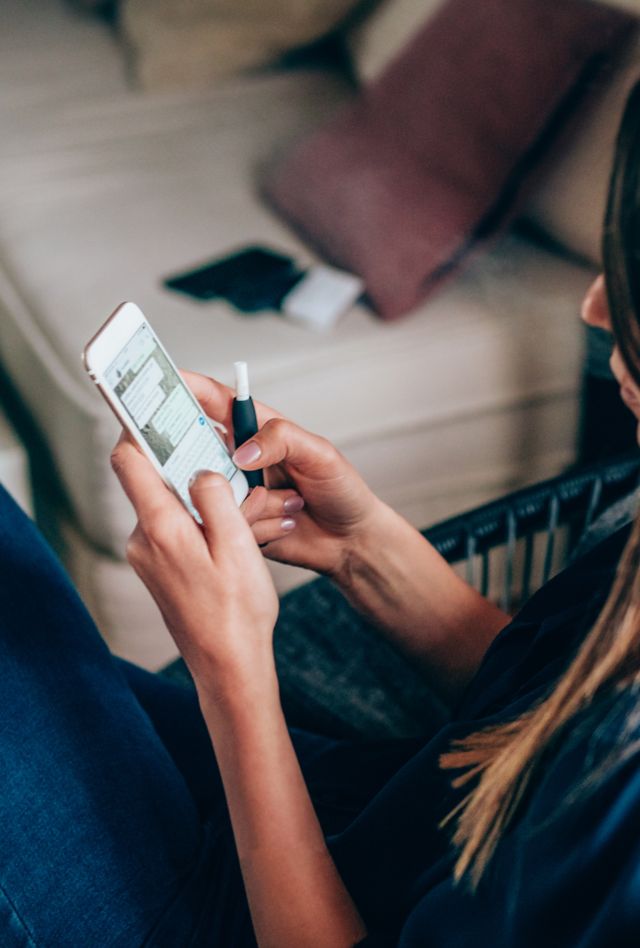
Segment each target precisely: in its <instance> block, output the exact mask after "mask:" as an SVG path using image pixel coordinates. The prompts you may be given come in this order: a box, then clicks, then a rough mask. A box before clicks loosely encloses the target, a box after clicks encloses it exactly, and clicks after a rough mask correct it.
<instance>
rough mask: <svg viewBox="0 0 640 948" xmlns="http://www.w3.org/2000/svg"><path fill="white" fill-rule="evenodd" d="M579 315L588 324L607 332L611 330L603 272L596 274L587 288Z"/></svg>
mask: <svg viewBox="0 0 640 948" xmlns="http://www.w3.org/2000/svg"><path fill="white" fill-rule="evenodd" d="M581 316H582V318H583V320H584V321H585V323H586V324H587V325H588V326H595V327H596V328H597V329H606V330H607V332H611V316H610V315H609V303H608V301H607V291H606V288H605V285H604V274H602V273H601V274H600V275H599V276H597V277H596V278H595V280H594V281H593V283H592V284H591V286H590V287H589V289H588V290H587V292H586V294H585V297H584V300H583V301H582V309H581Z"/></svg>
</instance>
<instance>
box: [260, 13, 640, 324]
mask: <svg viewBox="0 0 640 948" xmlns="http://www.w3.org/2000/svg"><path fill="white" fill-rule="evenodd" d="M634 22H635V21H634V19H633V18H632V17H631V16H629V15H628V14H625V13H624V12H622V11H619V10H615V9H613V8H609V7H605V6H603V5H601V4H599V3H594V2H590V0H449V2H448V3H447V4H445V6H444V7H443V8H441V10H440V11H439V12H438V13H437V14H436V15H435V16H434V17H433V18H431V19H429V21H428V22H427V24H426V25H425V26H424V27H423V29H422V30H421V31H420V32H419V33H418V34H417V35H416V37H415V38H414V40H412V41H411V42H410V43H409V45H408V46H407V47H405V48H404V50H403V51H402V53H401V54H400V56H398V57H397V58H396V59H395V60H394V61H393V62H392V63H391V65H390V66H389V67H388V68H387V69H386V70H385V72H384V73H383V74H382V76H380V77H379V78H378V79H377V80H376V81H375V82H374V83H372V84H371V85H370V86H368V87H365V88H364V89H363V90H362V91H361V93H360V94H359V95H358V97H357V99H356V100H355V101H354V102H353V103H352V104H350V105H348V106H347V107H346V108H345V109H343V110H342V111H341V112H340V113H339V114H338V116H337V117H336V118H335V119H333V120H332V121H331V123H330V124H329V125H327V126H326V127H324V128H322V129H321V130H319V131H317V132H315V133H313V134H312V135H311V137H310V138H308V139H306V140H305V141H303V142H302V143H301V144H299V145H298V146H297V147H296V148H294V150H293V151H292V152H291V153H290V155H289V156H287V157H286V158H285V160H284V161H283V162H281V163H280V164H279V165H278V166H277V167H276V168H275V170H273V171H272V172H271V173H270V174H269V176H268V179H267V181H266V184H265V186H264V193H265V195H266V197H267V199H268V200H269V201H270V202H271V203H272V204H273V205H274V206H275V207H276V208H277V209H278V211H279V212H280V213H281V214H282V215H283V216H284V217H285V218H286V219H287V220H288V221H289V222H290V223H291V224H292V225H293V226H294V227H295V228H296V229H297V230H298V231H299V232H300V233H301V234H302V235H303V236H304V237H305V238H306V239H307V240H308V241H309V242H310V243H311V244H312V245H314V246H315V247H316V248H317V250H318V251H319V252H320V254H321V255H322V256H324V258H325V259H327V260H329V261H330V262H332V263H334V264H336V265H337V266H340V267H344V268H345V269H347V270H350V271H352V272H353V273H356V274H358V275H359V276H360V277H362V278H363V280H364V281H365V284H366V288H367V294H368V296H369V298H370V300H371V302H372V304H373V306H374V307H375V309H377V311H378V312H379V314H380V315H381V316H383V317H384V318H385V319H395V318H397V317H398V316H401V315H402V314H404V313H406V312H408V311H409V310H411V309H413V308H414V307H415V306H416V305H417V304H418V303H419V302H420V301H421V300H423V299H424V298H426V297H427V296H428V294H429V293H430V292H432V291H433V290H434V289H435V288H436V287H437V286H438V285H439V284H440V283H441V282H442V281H443V279H444V278H445V277H447V276H448V275H450V274H451V273H453V272H454V271H455V270H456V269H457V268H458V267H459V266H460V265H461V263H462V262H463V261H464V259H465V257H466V256H467V255H468V253H469V251H470V249H471V248H472V247H475V246H477V245H478V244H479V242H480V241H484V240H487V239H488V238H490V237H492V236H495V235H496V234H497V233H498V232H499V231H500V229H501V228H504V226H505V225H506V224H507V223H508V221H509V220H510V219H511V217H512V215H513V212H514V208H515V206H516V200H517V198H518V196H519V194H520V192H521V190H522V188H523V185H524V183H525V181H526V179H527V177H528V176H530V175H531V172H532V170H533V169H534V167H535V166H536V164H537V162H538V161H539V159H540V158H541V156H542V154H543V152H544V150H545V148H546V147H547V146H548V145H550V144H551V140H552V138H553V136H554V134H555V133H556V132H557V131H558V130H559V128H560V127H561V125H562V122H563V121H564V120H565V119H566V117H567V115H568V113H569V112H570V110H571V109H573V108H575V106H576V105H577V104H578V102H579V101H580V100H581V98H582V97H583V96H584V94H585V92H586V91H587V90H588V88H589V84H590V82H591V81H592V80H593V77H594V75H595V73H596V71H597V70H598V69H599V68H600V67H601V66H602V63H603V62H604V61H606V60H607V58H608V57H610V56H611V54H612V53H613V52H614V50H616V49H617V48H618V47H619V46H620V45H621V43H622V41H623V40H624V39H625V38H626V37H628V36H629V34H630V33H631V30H630V26H631V24H633V23H634Z"/></svg>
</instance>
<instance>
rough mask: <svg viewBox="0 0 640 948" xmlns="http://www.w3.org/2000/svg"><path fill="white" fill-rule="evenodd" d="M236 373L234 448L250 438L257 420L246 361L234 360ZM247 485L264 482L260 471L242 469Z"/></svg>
mask: <svg viewBox="0 0 640 948" xmlns="http://www.w3.org/2000/svg"><path fill="white" fill-rule="evenodd" d="M233 368H234V370H235V373H236V397H235V398H234V400H233V407H232V414H231V417H232V419H233V435H234V439H235V443H236V448H239V447H240V445H241V444H244V442H245V441H248V440H249V438H252V437H253V435H254V434H257V431H258V420H257V418H256V410H255V408H254V405H253V399H252V398H251V395H250V394H249V372H248V369H247V363H246V362H234V363H233ZM243 473H244V476H245V477H246V479H247V483H248V484H249V487H259V486H261V485H262V484H264V478H263V476H262V471H244V472H243Z"/></svg>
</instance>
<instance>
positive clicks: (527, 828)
mask: <svg viewBox="0 0 640 948" xmlns="http://www.w3.org/2000/svg"><path fill="white" fill-rule="evenodd" d="M628 534H629V530H628V528H625V529H624V530H621V531H619V532H618V533H616V534H614V536H613V537H611V538H610V539H609V540H607V541H605V542H604V543H601V544H600V545H599V546H597V547H596V548H595V549H594V550H593V551H592V552H591V553H589V554H588V555H587V556H585V557H583V558H582V559H580V560H579V561H578V562H577V563H575V564H574V565H572V566H571V567H569V568H568V569H566V570H565V571H564V572H563V573H561V574H560V575H559V576H558V577H557V578H556V579H554V580H552V581H551V582H550V583H548V584H547V585H546V586H545V587H543V589H542V590H541V591H540V592H539V593H538V594H536V595H535V596H534V597H533V598H532V599H531V600H530V601H529V603H528V604H527V605H526V606H525V608H524V609H523V610H522V611H521V612H520V614H519V615H518V616H517V617H516V619H515V620H514V621H513V622H511V623H510V625H508V626H507V627H506V629H504V630H503V631H502V632H501V633H500V634H499V635H498V637H497V638H496V639H495V641H494V642H493V644H492V645H491V647H490V648H489V650H488V652H487V654H486V656H485V658H484V661H483V663H482V665H481V667H480V669H479V671H478V673H477V674H476V676H475V678H474V679H473V681H472V682H471V684H470V686H469V687H468V689H467V692H466V694H465V695H464V698H463V700H462V701H461V703H460V706H459V708H458V710H457V713H456V715H455V717H454V719H453V721H452V722H451V723H450V724H449V725H447V727H445V728H444V729H443V730H441V731H439V732H438V734H436V735H435V736H434V738H433V739H432V740H431V741H429V742H428V743H427V744H426V746H423V747H422V748H420V749H419V750H418V751H417V753H415V754H413V755H412V756H410V758H409V759H408V760H407V761H406V763H404V765H403V766H401V767H400V768H399V769H398V770H397V772H395V774H394V775H393V776H391V778H390V779H389V780H388V781H387V782H385V783H384V785H383V786H382V789H381V790H379V792H377V793H376V795H375V796H374V797H373V799H372V800H371V801H370V802H369V803H368V805H366V806H365V807H364V809H363V810H362V812H361V813H360V814H359V815H358V816H357V817H356V818H355V820H354V821H353V822H352V823H351V824H350V825H349V826H348V827H347V828H346V829H344V830H342V832H340V833H336V834H334V835H333V836H331V837H330V838H329V845H330V849H331V851H332V854H333V857H334V859H335V861H336V864H337V866H338V869H339V871H340V873H341V875H342V877H343V879H344V881H345V884H346V885H347V887H348V889H349V891H350V893H351V895H352V897H353V898H354V900H355V902H356V904H357V906H358V908H359V910H360V912H361V913H362V916H363V918H364V920H365V922H366V924H367V927H368V929H369V932H370V934H369V937H368V938H367V939H365V941H364V942H362V945H363V946H364V945H366V946H369V945H370V946H372V948H373V946H374V945H375V946H378V945H381V946H382V945H384V946H386V945H398V946H400V948H417V946H420V948H425V946H429V945H434V946H437V948H454V946H456V948H458V946H460V948H462V946H465V948H467V946H469V945H477V946H485V945H487V946H491V948H501V946H505V948H506V946H510V948H513V946H518V948H525V946H531V948H534V946H535V948H539V946H541V945H549V946H553V948H561V946H580V948H605V946H607V948H610V946H614V945H615V946H624V945H630V946H631V945H633V946H638V945H640V748H638V749H635V748H634V745H633V738H634V737H640V725H638V726H636V728H635V735H632V736H631V737H629V738H628V739H627V738H626V739H625V745H624V746H625V748H626V750H627V753H625V755H624V756H617V757H615V758H614V759H609V755H610V752H611V751H612V750H613V749H615V748H616V747H617V746H618V744H619V741H618V738H619V735H620V729H621V725H622V722H623V721H624V720H625V719H626V717H627V712H628V710H629V705H630V704H631V705H635V704H636V697H635V695H634V694H633V693H631V692H629V691H627V692H624V693H621V694H618V695H617V696H615V697H609V698H608V699H603V700H600V701H599V702H598V703H596V704H595V705H593V706H592V707H591V708H590V709H589V710H588V711H587V712H585V713H584V714H583V715H582V716H581V717H579V718H578V719H577V720H576V721H575V722H574V724H573V725H572V727H571V728H570V730H569V732H568V733H567V735H566V737H564V738H563V739H562V740H561V741H560V742H559V743H558V746H557V748H556V749H555V750H553V751H550V752H549V754H548V757H547V760H546V761H545V763H544V766H543V767H541V768H540V771H539V773H538V775H537V776H536V778H535V780H534V783H533V785H532V788H531V789H530V791H529V793H528V797H527V802H526V805H525V806H523V808H522V810H521V812H520V814H519V815H518V817H517V818H516V820H515V821H514V823H513V824H512V826H511V827H510V828H509V829H508V831H507V832H506V834H505V836H504V837H503V839H502V840H501V842H500V843H499V845H498V848H497V850H496V853H495V856H494V857H493V859H492V861H491V862H490V864H489V868H488V869H487V872H486V874H485V876H484V877H483V879H482V881H481V884H480V886H479V888H478V890H477V892H476V893H475V894H473V895H472V894H471V892H470V890H469V887H468V884H467V883H465V882H462V883H460V884H459V885H455V884H454V882H453V877H452V869H453V865H454V862H455V857H456V853H455V851H454V849H453V847H452V845H451V843H450V839H449V835H450V833H451V830H447V831H443V830H441V829H439V828H438V824H439V822H440V820H441V819H442V817H444V816H445V815H446V814H447V813H448V812H449V811H450V810H451V809H452V807H453V806H454V805H455V804H456V802H457V801H458V800H459V799H461V797H462V796H463V795H464V794H466V793H468V790H469V787H465V788H463V789H460V790H456V791H454V790H453V789H452V788H451V786H450V781H451V773H450V772H449V773H447V772H446V771H442V770H440V768H439V766H438V758H439V755H440V754H441V753H442V751H444V750H445V749H447V748H449V746H450V743H451V740H452V738H455V737H461V736H464V735H467V734H469V733H471V732H473V731H475V730H477V729H478V728H479V727H483V726H486V725H489V724H492V723H496V722H500V721H505V720H507V719H510V718H513V717H515V716H517V715H518V714H520V713H521V712H523V711H524V710H526V709H527V708H529V707H530V706H531V705H532V703H533V702H535V701H536V700H537V699H539V698H540V697H541V696H542V695H545V694H546V693H548V691H549V690H550V689H551V688H552V686H553V684H554V683H555V681H556V680H557V677H558V675H559V674H561V673H562V671H563V670H564V669H565V668H566V666H567V664H568V663H569V661H570V660H571V658H572V657H573V656H574V654H575V651H576V649H577V648H578V646H579V645H580V643H581V642H582V640H583V639H584V636H585V634H586V632H587V631H588V630H589V629H590V627H591V626H592V624H593V621H594V619H595V617H596V616H597V614H598V612H599V610H600V608H601V606H602V605H603V602H604V600H605V598H606V595H607V593H608V591H609V588H610V586H611V582H612V578H613V572H614V569H615V565H616V564H617V561H618V559H619V557H620V553H621V551H622V549H623V546H624V543H625V542H626V540H627V538H628ZM638 709H639V710H640V701H638ZM601 763H602V764H604V765H605V766H604V772H603V774H602V776H601V779H599V781H598V782H597V783H593V782H592V783H591V785H589V786H588V787H587V788H586V789H582V790H581V791H580V792H579V793H577V794H576V792H575V791H576V788H577V786H578V785H579V784H580V783H581V775H582V774H583V773H584V774H588V773H589V774H590V773H592V771H593V770H594V768H597V767H598V765H599V764H601Z"/></svg>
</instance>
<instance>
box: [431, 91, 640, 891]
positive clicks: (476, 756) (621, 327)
mask: <svg viewBox="0 0 640 948" xmlns="http://www.w3.org/2000/svg"><path fill="white" fill-rule="evenodd" d="M602 252H603V263H604V274H605V284H606V288H607V296H608V300H609V309H610V313H611V323H612V328H613V335H614V339H615V342H616V344H617V346H618V348H619V350H620V354H621V356H622V359H623V361H624V363H625V365H626V367H627V368H628V370H629V373H630V375H631V377H632V378H633V379H634V381H635V382H636V384H637V385H638V386H639V387H640V83H638V84H637V85H635V86H634V88H633V89H632V91H631V94H630V95H629V98H628V99H627V104H626V106H625V111H624V115H623V118H622V123H621V126H620V131H619V133H618V139H617V142H616V149H615V155H614V161H613V169H612V174H611V180H610V185H609V194H608V201H607V209H606V214H605V221H604V228H603V240H602ZM633 684H638V685H640V519H638V520H637V521H636V523H635V526H634V528H633V531H632V533H631V536H630V538H629V541H628V543H627V546H626V548H625V551H624V553H623V555H622V558H621V560H620V564H619V566H618V570H617V574H616V578H615V581H614V584H613V587H612V589H611V592H610V594H609V597H608V599H607V601H606V603H605V606H604V608H603V610H602V612H601V614H600V616H599V618H598V620H597V621H596V624H595V625H594V627H593V629H592V630H591V631H590V633H589V634H588V636H587V637H586V639H585V640H584V642H583V644H582V646H581V647H580V649H579V651H578V653H577V655H576V657H575V658H574V660H573V661H572V662H571V664H570V665H569V667H568V669H567V671H566V672H565V673H564V674H563V675H562V677H561V678H560V679H559V681H558V682H557V684H556V686H555V687H554V689H553V691H552V692H551V693H550V695H549V696H548V697H547V698H546V699H545V700H544V701H542V703H540V704H539V705H538V706H537V707H535V708H533V709H532V710H530V711H529V712H527V713H526V714H524V715H522V716H521V717H519V718H517V719H515V720H513V721H510V722H508V723H506V724H500V725H498V726H495V727H491V728H488V729H485V730H482V731H479V732H477V733H475V734H472V735H470V736H469V737H468V738H466V739H464V740H462V741H459V742H456V743H455V744H454V746H453V747H452V749H451V750H450V751H449V752H447V753H445V754H443V755H442V757H441V760H440V764H441V766H442V767H444V768H455V769H459V768H463V769H464V773H463V774H462V775H461V776H458V777H456V778H455V779H454V781H453V785H454V786H457V787H460V786H465V785H466V784H467V783H468V782H474V781H476V780H477V784H476V786H475V787H474V789H473V790H472V791H471V792H470V793H469V794H468V796H467V797H466V798H465V799H464V800H463V801H462V803H461V804H460V805H459V806H458V807H456V809H455V810H454V811H453V812H452V813H450V814H449V816H448V817H447V819H446V820H445V821H444V822H445V823H447V822H448V821H450V820H452V819H454V818H456V817H457V818H458V823H457V827H456V830H455V834H454V837H453V840H454V843H455V844H456V845H457V846H458V847H459V849H460V852H459V856H458V860H457V862H456V866H455V870H454V874H455V878H456V880H460V879H461V878H462V877H463V876H465V875H466V874H468V875H469V878H470V881H471V884H472V886H473V887H474V888H475V887H476V886H477V884H478V882H479V881H480V878H481V877H482V874H483V872H484V870H485V868H486V866H487V864H488V863H489V860H490V859H491V857H492V855H493V853H494V851H495V848H496V846H497V844H498V842H499V840H500V837H501V836H502V834H503V833H504V832H505V830H506V829H507V827H508V826H509V825H510V823H511V822H512V821H513V818H514V815H515V814H516V812H517V811H518V810H519V808H520V806H521V804H522V801H523V797H524V794H525V792H526V790H527V789H528V787H529V786H530V784H531V781H532V778H533V776H534V774H535V773H536V770H537V768H538V766H539V764H540V762H541V760H542V758H543V755H544V754H545V753H546V752H547V751H548V750H549V749H550V748H551V747H552V746H553V745H554V744H555V742H556V741H557V740H558V739H560V738H561V736H562V732H563V731H564V730H565V728H566V726H567V724H568V723H569V722H570V721H571V720H572V719H574V718H575V716H576V715H577V714H578V713H579V712H581V711H583V710H584V709H585V708H587V707H588V706H589V705H590V704H591V703H592V702H593V700H594V698H595V697H596V696H599V695H601V694H603V693H606V692H610V693H612V692H614V691H615V690H616V689H621V688H627V687H630V686H632V685H633Z"/></svg>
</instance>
